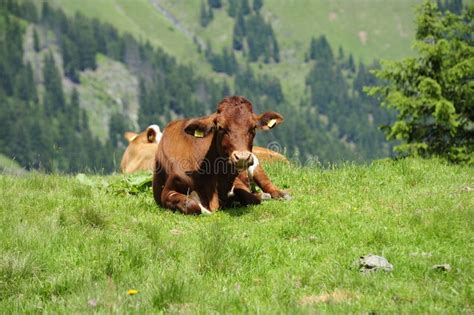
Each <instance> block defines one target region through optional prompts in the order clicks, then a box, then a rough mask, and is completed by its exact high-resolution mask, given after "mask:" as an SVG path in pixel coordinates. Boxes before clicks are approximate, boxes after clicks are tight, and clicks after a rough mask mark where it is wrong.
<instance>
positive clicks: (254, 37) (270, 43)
mask: <svg viewBox="0 0 474 315" xmlns="http://www.w3.org/2000/svg"><path fill="white" fill-rule="evenodd" d="M232 36H233V37H232V47H233V48H234V49H235V50H244V48H245V49H248V54H247V55H248V60H249V61H250V62H255V61H258V60H259V59H260V58H262V59H263V61H264V62H265V63H268V62H270V61H271V60H273V61H274V62H279V61H280V49H279V47H278V42H277V40H276V37H275V34H274V32H273V28H272V26H271V24H270V23H267V22H265V20H264V19H263V17H262V16H261V15H260V14H259V13H258V12H257V13H255V14H251V15H249V16H248V17H246V18H245V17H244V13H243V11H242V10H240V12H239V14H238V15H237V19H236V21H235V25H234V31H233V35H232ZM245 39H246V43H247V45H246V46H245V45H244V40H245Z"/></svg>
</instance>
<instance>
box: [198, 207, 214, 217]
mask: <svg viewBox="0 0 474 315" xmlns="http://www.w3.org/2000/svg"><path fill="white" fill-rule="evenodd" d="M200 206H201V215H211V214H212V212H211V211H209V210H207V209H206V208H204V207H203V206H202V205H200Z"/></svg>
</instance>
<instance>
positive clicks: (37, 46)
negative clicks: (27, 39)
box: [33, 28, 41, 52]
mask: <svg viewBox="0 0 474 315" xmlns="http://www.w3.org/2000/svg"><path fill="white" fill-rule="evenodd" d="M33 48H34V50H35V51H36V52H39V51H40V49H41V48H40V41H39V37H38V31H37V30H36V28H34V29H33Z"/></svg>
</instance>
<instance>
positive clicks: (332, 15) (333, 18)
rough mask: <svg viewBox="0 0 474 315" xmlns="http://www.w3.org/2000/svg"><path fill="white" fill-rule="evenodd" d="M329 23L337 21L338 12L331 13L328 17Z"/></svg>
mask: <svg viewBox="0 0 474 315" xmlns="http://www.w3.org/2000/svg"><path fill="white" fill-rule="evenodd" d="M328 19H329V21H331V22H333V21H335V20H336V19H337V14H336V12H330V13H329V16H328Z"/></svg>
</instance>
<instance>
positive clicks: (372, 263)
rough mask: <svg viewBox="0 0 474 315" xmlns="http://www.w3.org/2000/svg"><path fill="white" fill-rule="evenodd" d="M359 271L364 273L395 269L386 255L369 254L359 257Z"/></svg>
mask: <svg viewBox="0 0 474 315" xmlns="http://www.w3.org/2000/svg"><path fill="white" fill-rule="evenodd" d="M358 266H359V271H360V272H363V273H368V272H373V271H378V270H383V271H385V272H390V271H392V270H393V265H392V264H391V263H389V262H388V260H387V259H386V258H385V257H382V256H377V255H372V254H368V255H365V256H362V257H360V258H359V261H358Z"/></svg>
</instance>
